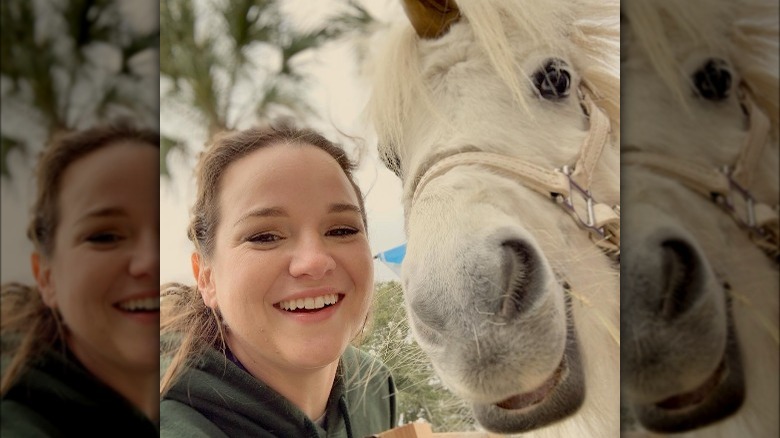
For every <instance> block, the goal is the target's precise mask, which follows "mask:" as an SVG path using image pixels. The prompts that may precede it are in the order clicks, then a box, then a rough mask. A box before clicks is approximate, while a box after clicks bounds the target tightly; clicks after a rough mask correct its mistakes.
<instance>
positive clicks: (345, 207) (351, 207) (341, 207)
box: [328, 203, 362, 214]
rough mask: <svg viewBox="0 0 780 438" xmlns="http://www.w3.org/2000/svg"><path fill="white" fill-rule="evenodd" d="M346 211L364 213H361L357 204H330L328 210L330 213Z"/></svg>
mask: <svg viewBox="0 0 780 438" xmlns="http://www.w3.org/2000/svg"><path fill="white" fill-rule="evenodd" d="M345 211H351V212H355V213H357V214H361V213H362V211H360V207H358V206H357V205H355V204H344V203H338V204H330V208H328V213H343V212H345Z"/></svg>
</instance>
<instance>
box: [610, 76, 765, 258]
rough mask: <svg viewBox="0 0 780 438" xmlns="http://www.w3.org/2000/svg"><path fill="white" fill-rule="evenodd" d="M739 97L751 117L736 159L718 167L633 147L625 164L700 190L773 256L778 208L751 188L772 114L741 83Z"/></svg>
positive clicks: (622, 157) (623, 157)
mask: <svg viewBox="0 0 780 438" xmlns="http://www.w3.org/2000/svg"><path fill="white" fill-rule="evenodd" d="M740 101H741V104H742V107H743V108H744V109H745V111H746V113H747V114H748V117H749V118H750V131H749V132H748V136H747V138H746V140H745V143H744V144H743V145H742V148H741V149H740V151H739V156H738V157H737V160H736V162H735V163H733V164H730V165H723V166H720V167H719V168H717V167H713V166H709V165H707V164H702V163H697V162H693V161H682V160H680V159H678V158H673V157H667V156H665V155H661V154H656V153H653V152H646V151H632V152H630V153H627V154H623V155H621V157H620V158H621V162H622V163H624V164H635V165H638V166H644V167H647V168H650V169H652V170H654V171H657V172H659V173H662V174H664V175H667V176H670V177H672V178H674V179H675V180H677V181H679V182H680V183H682V184H683V185H685V186H686V187H688V188H689V189H691V190H693V191H695V192H697V193H699V194H701V195H702V196H704V197H706V198H707V199H709V200H711V201H713V202H714V203H715V204H717V205H718V206H719V207H721V208H722V209H723V210H724V211H725V212H726V213H727V214H728V215H729V216H731V217H732V218H733V219H734V221H736V223H737V224H738V225H739V227H740V228H742V229H743V230H745V231H746V232H747V233H748V235H749V236H750V238H751V240H752V241H753V242H754V243H755V244H756V245H757V246H758V247H760V248H761V249H762V250H763V251H764V252H766V253H767V254H769V256H770V257H772V258H777V257H778V255H779V254H780V250H779V249H778V234H780V233H779V229H780V223H779V222H778V209H779V206H780V204H775V205H774V207H773V206H771V205H770V204H767V203H762V202H759V201H757V200H756V198H755V196H754V195H753V193H752V192H751V191H750V188H751V186H752V183H753V175H754V170H755V169H756V167H757V166H758V164H759V162H760V160H761V152H762V151H763V150H764V147H765V146H766V144H767V137H768V135H769V129H770V127H769V118H768V117H767V116H766V114H764V112H763V111H762V110H761V109H760V108H759V107H758V106H757V105H756V104H755V102H754V101H753V99H752V97H751V94H750V90H749V89H747V87H746V86H744V85H743V86H742V87H740Z"/></svg>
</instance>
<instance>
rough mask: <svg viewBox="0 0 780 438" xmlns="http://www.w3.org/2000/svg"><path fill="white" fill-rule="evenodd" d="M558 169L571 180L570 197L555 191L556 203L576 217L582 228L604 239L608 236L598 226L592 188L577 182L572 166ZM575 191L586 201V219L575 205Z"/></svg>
mask: <svg viewBox="0 0 780 438" xmlns="http://www.w3.org/2000/svg"><path fill="white" fill-rule="evenodd" d="M556 171H558V172H561V173H563V174H564V175H566V179H568V180H569V197H568V198H567V197H565V196H564V195H563V194H561V193H553V194H552V197H553V200H554V201H555V203H557V204H558V205H560V206H561V207H562V208H563V209H564V210H565V211H566V212H568V213H569V214H570V215H571V216H572V217H574V218H575V219H576V220H577V224H578V225H579V226H580V228H584V229H586V230H588V231H589V232H590V233H593V234H595V235H597V236H598V237H600V238H602V239H605V238H607V235H606V232H605V231H604V228H603V227H597V226H596V213H595V211H594V210H593V204H594V199H593V195H592V194H591V193H590V190H586V189H584V188H582V186H580V185H579V184H577V182H576V181H574V179H572V177H571V174H572V172H573V169H572V168H571V167H569V166H563V167H562V168H560V169H556ZM574 193H578V194H579V195H580V196H581V197H582V199H583V200H584V201H585V207H586V213H587V217H586V219H583V218H582V216H581V215H580V214H579V213H578V212H577V208H576V207H575V206H574V202H573V200H572V198H573V195H574Z"/></svg>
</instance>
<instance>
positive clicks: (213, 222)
mask: <svg viewBox="0 0 780 438" xmlns="http://www.w3.org/2000/svg"><path fill="white" fill-rule="evenodd" d="M279 144H282V145H286V146H290V147H301V146H314V147H317V148H319V149H321V150H323V151H325V152H327V153H328V154H329V155H330V156H331V157H333V159H334V160H336V162H337V163H338V164H339V166H340V167H341V170H342V171H343V172H344V175H346V177H347V179H348V180H349V182H350V184H351V185H352V188H353V189H354V190H355V194H356V195H357V198H358V207H360V211H361V215H362V219H363V224H364V225H366V213H365V207H364V203H363V196H362V193H361V191H360V188H359V187H358V185H357V184H356V183H355V181H354V178H353V176H352V172H353V170H354V169H355V165H354V163H352V162H351V161H350V160H349V158H348V157H347V155H346V153H345V152H344V150H343V149H342V148H341V147H340V146H338V145H337V144H335V143H333V142H331V141H329V140H327V139H326V138H325V137H323V136H322V135H320V134H318V133H316V132H315V131H313V130H310V129H299V128H296V127H294V126H293V125H292V124H291V123H289V122H287V121H280V122H276V123H274V124H272V125H270V126H268V127H263V128H252V129H247V130H245V131H238V132H228V133H224V134H222V135H219V136H217V137H216V138H215V139H214V141H213V142H212V144H211V145H210V146H209V147H208V148H207V149H206V150H205V151H204V152H202V153H201V156H200V159H199V162H198V166H197V168H196V170H195V172H196V175H197V185H198V192H197V195H196V201H195V205H194V206H193V207H192V210H191V212H190V226H189V229H188V232H187V235H188V237H189V239H190V240H191V241H192V242H193V244H195V249H196V251H197V255H196V257H201V258H203V257H206V258H207V257H209V256H211V255H212V253H213V251H214V239H215V234H216V230H217V226H218V225H219V191H220V182H221V179H222V177H223V175H224V174H225V171H226V170H227V168H228V167H229V166H230V164H231V163H234V162H236V161H238V160H240V159H242V158H243V157H245V156H247V155H249V154H251V153H252V152H254V151H257V150H259V149H262V148H264V147H269V146H273V145H279ZM160 294H161V302H160V312H161V314H160V345H161V348H162V350H163V351H162V355H163V358H161V366H163V367H165V363H166V362H167V361H168V359H170V364H169V365H168V366H167V369H166V370H165V373H164V374H163V376H162V379H161V381H160V395H164V394H165V393H166V392H168V390H169V389H170V388H171V387H172V386H173V384H174V383H175V382H176V380H177V378H178V377H179V376H180V375H181V373H182V372H183V371H184V369H185V366H186V365H187V362H188V361H189V360H191V359H193V358H194V357H196V356H198V355H200V354H201V353H202V352H203V351H204V350H205V349H206V348H209V347H212V346H213V347H215V348H219V349H221V350H223V351H224V350H225V336H224V335H225V330H224V326H223V324H222V321H221V316H220V315H219V314H218V312H217V311H215V310H213V309H211V308H209V307H208V306H206V304H205V303H204V302H203V298H202V297H201V295H200V293H199V291H198V288H197V287H195V286H186V285H183V284H180V283H168V284H165V285H163V286H162V287H161V293H160Z"/></svg>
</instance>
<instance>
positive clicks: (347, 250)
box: [198, 145, 373, 373]
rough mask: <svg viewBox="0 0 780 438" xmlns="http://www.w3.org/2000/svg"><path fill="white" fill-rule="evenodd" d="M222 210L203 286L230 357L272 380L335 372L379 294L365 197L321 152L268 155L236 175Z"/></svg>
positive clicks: (247, 160) (263, 152)
mask: <svg viewBox="0 0 780 438" xmlns="http://www.w3.org/2000/svg"><path fill="white" fill-rule="evenodd" d="M219 208H220V210H219V225H218V227H217V230H216V241H215V246H214V251H213V254H212V255H211V257H210V258H209V259H208V260H206V261H204V265H203V266H204V267H203V268H202V269H200V270H199V275H198V277H199V279H198V286H199V289H200V290H201V293H202V294H203V298H204V300H205V302H206V304H207V305H208V306H209V307H211V308H217V309H218V310H219V311H220V312H221V314H222V316H223V318H224V321H225V323H226V324H227V327H228V338H227V339H228V344H229V345H230V347H231V349H233V350H234V352H236V354H237V355H238V356H240V357H242V361H244V360H252V361H255V362H256V363H255V364H253V365H254V366H253V367H252V368H254V369H262V370H264V372H269V373H272V372H273V371H272V370H307V369H317V368H321V367H324V366H326V365H328V364H332V363H333V362H334V361H336V360H337V359H338V358H339V357H340V356H341V354H342V353H343V352H344V350H345V349H346V347H347V345H348V344H349V342H350V341H351V340H352V339H353V338H354V337H355V336H356V334H357V333H358V332H359V331H360V330H361V328H362V326H363V324H364V322H365V318H366V314H367V312H368V307H369V301H370V297H371V291H372V287H373V263H372V258H371V252H370V249H369V246H368V239H367V237H366V230H365V227H364V225H363V222H362V219H361V214H360V210H359V207H358V199H357V195H356V193H355V191H354V189H353V188H352V186H351V185H350V183H349V180H348V179H347V177H346V176H345V174H344V172H343V171H342V170H341V168H340V167H339V165H338V163H337V162H336V161H335V160H334V159H333V158H332V157H331V156H330V155H329V154H328V153H326V152H324V151H322V150H320V149H318V148H316V147H314V146H289V145H272V146H269V147H265V148H262V149H259V150H257V151H255V152H252V153H251V154H250V155H248V156H246V157H244V158H242V159H240V160H238V161H237V162H235V163H232V164H231V165H230V166H229V167H228V168H227V171H226V172H225V174H224V175H223V177H222V181H221V184H220V193H219ZM245 365H247V366H249V365H250V364H245Z"/></svg>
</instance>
